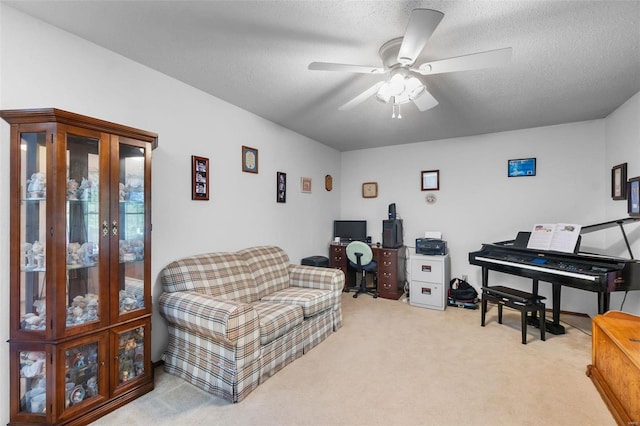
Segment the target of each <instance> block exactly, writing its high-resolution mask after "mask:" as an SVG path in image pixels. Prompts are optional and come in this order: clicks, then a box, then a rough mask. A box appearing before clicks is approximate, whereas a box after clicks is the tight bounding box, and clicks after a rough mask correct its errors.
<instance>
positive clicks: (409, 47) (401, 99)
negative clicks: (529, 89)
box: [309, 9, 512, 118]
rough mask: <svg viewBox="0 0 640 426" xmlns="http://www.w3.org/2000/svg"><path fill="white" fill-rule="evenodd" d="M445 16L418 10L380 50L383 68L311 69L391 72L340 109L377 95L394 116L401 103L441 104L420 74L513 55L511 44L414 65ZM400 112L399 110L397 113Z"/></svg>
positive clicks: (322, 65)
mask: <svg viewBox="0 0 640 426" xmlns="http://www.w3.org/2000/svg"><path fill="white" fill-rule="evenodd" d="M443 17H444V13H442V12H439V11H437V10H431V9H414V10H413V11H412V12H411V16H410V17H409V24H408V25H407V29H406V31H405V34H404V37H398V38H394V39H392V40H389V41H387V42H386V43H384V44H383V45H382V46H381V47H380V50H379V52H378V53H379V55H380V58H381V59H382V64H383V67H382V68H379V67H369V66H364V65H348V64H336V63H330V62H312V63H310V64H309V69H310V70H318V71H342V72H351V73H362V74H388V77H387V78H386V79H385V80H383V81H380V82H378V83H376V84H375V85H373V86H371V87H370V88H368V89H367V90H365V91H364V92H362V93H361V94H359V95H358V96H356V97H355V98H353V99H351V100H350V101H349V102H347V103H345V104H344V105H342V106H340V107H339V108H338V109H339V110H349V109H351V108H354V107H355V106H357V105H359V104H360V103H362V102H364V101H365V100H367V99H368V98H370V97H371V96H373V95H375V96H376V99H377V100H379V101H380V102H384V103H391V104H392V108H393V113H392V117H394V118H395V117H397V118H402V115H401V114H400V105H402V104H405V103H408V102H413V103H414V104H415V105H416V107H417V108H418V109H419V110H420V111H426V110H428V109H431V108H433V107H435V106H436V105H438V101H437V100H436V99H435V98H434V97H433V95H431V93H429V92H428V91H427V86H426V85H425V84H424V82H423V81H422V79H421V78H420V76H427V75H432V74H442V73H448V72H456V71H466V70H472V69H480V68H489V67H493V66H497V65H501V64H503V63H506V62H508V61H509V59H510V58H511V51H512V49H511V48H510V47H507V48H503V49H496V50H490V51H487V52H479V53H473V54H470V55H464V56H458V57H454V58H448V59H441V60H438V61H433V62H426V63H424V64H421V65H419V66H418V67H414V63H415V61H416V59H417V58H418V55H420V52H422V50H423V49H424V47H425V45H426V44H427V41H428V40H429V38H430V37H431V35H432V34H433V32H434V31H435V30H436V28H437V26H438V24H440V21H441V20H442V18H443ZM396 111H397V112H396Z"/></svg>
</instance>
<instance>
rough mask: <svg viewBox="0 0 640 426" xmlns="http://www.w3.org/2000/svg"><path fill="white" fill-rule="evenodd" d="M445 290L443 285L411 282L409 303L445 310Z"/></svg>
mask: <svg viewBox="0 0 640 426" xmlns="http://www.w3.org/2000/svg"><path fill="white" fill-rule="evenodd" d="M444 288H445V286H444V285H442V284H436V283H429V282H423V281H413V280H411V288H410V289H409V303H410V304H411V305H413V306H420V307H423V308H430V309H444V300H445V297H444Z"/></svg>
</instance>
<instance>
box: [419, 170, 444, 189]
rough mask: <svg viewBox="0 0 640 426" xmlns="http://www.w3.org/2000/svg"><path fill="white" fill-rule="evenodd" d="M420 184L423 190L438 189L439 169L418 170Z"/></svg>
mask: <svg viewBox="0 0 640 426" xmlns="http://www.w3.org/2000/svg"><path fill="white" fill-rule="evenodd" d="M420 184H421V185H422V190H423V191H438V190H439V189H440V170H423V171H422V172H420Z"/></svg>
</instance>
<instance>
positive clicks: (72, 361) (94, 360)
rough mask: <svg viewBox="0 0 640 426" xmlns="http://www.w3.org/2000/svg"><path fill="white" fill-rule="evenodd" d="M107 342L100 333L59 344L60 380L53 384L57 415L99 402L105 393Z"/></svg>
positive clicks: (68, 413) (106, 388) (85, 408)
mask: <svg viewBox="0 0 640 426" xmlns="http://www.w3.org/2000/svg"><path fill="white" fill-rule="evenodd" d="M106 359H107V341H106V336H105V334H104V333H100V334H97V335H94V336H90V337H86V338H83V339H81V340H79V341H78V340H76V341H73V342H70V343H67V344H64V345H62V346H61V347H60V348H59V349H58V360H59V364H58V367H59V368H62V370H59V371H58V373H59V374H62V377H64V380H60V381H59V382H58V383H57V384H56V386H57V390H58V392H60V393H59V394H58V395H62V396H64V397H62V396H61V397H60V398H59V400H58V404H59V408H60V411H59V413H60V418H64V417H67V416H73V415H74V412H77V411H79V410H80V411H85V410H87V409H89V407H91V406H92V405H94V404H99V403H101V402H103V401H104V400H105V399H106V398H107V397H108V394H109V383H108V381H107V377H108V376H107V371H106V369H107V365H106V362H105V361H106Z"/></svg>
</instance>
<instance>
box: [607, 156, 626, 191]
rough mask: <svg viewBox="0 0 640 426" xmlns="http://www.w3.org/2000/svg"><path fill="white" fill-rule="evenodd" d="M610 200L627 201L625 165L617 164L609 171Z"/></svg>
mask: <svg viewBox="0 0 640 426" xmlns="http://www.w3.org/2000/svg"><path fill="white" fill-rule="evenodd" d="M611 198H613V199H614V200H626V199H627V163H622V164H618V165H617V166H613V168H612V169H611Z"/></svg>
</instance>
